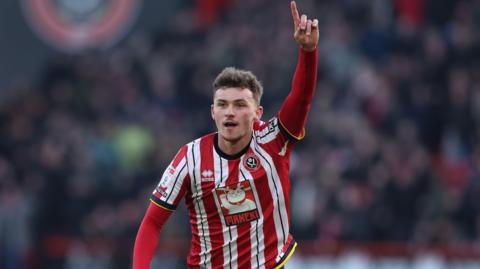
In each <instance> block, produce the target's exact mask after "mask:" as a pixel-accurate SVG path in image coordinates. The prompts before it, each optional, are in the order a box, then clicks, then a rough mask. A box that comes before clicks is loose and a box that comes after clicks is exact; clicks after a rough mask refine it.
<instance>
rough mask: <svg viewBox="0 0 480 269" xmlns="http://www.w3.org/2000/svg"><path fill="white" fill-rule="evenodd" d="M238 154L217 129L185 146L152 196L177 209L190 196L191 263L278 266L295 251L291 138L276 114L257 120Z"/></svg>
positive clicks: (292, 139) (261, 266) (155, 199)
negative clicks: (223, 143) (222, 144)
mask: <svg viewBox="0 0 480 269" xmlns="http://www.w3.org/2000/svg"><path fill="white" fill-rule="evenodd" d="M253 129H254V132H253V137H252V140H251V142H250V144H249V145H248V146H247V147H246V148H245V149H244V150H242V151H241V152H240V153H238V154H236V155H235V156H230V155H226V154H225V153H223V152H222V151H221V150H220V149H219V147H218V134H217V133H212V134H209V135H206V136H204V137H201V138H199V139H197V140H195V141H193V142H191V143H189V144H187V145H185V146H183V147H182V148H181V149H180V151H179V152H178V154H177V155H176V157H175V158H174V160H173V161H172V162H171V164H170V165H169V167H168V168H167V169H166V171H165V173H164V174H163V176H162V178H161V180H160V183H159V184H158V187H157V188H156V189H155V190H154V192H153V194H152V196H151V201H152V202H153V203H155V204H157V205H158V206H160V207H163V208H165V209H169V210H174V209H175V208H176V206H177V205H178V203H179V202H180V200H181V199H182V198H183V197H185V200H186V204H187V207H188V210H189V214H190V223H191V230H192V242H191V249H190V254H189V257H188V266H189V268H232V269H234V268H242V269H243V268H266V269H270V268H277V267H281V266H283V265H284V264H285V262H286V260H287V259H288V258H289V257H290V256H291V255H292V254H293V252H294V250H295V247H296V243H295V241H294V240H293V238H292V236H291V235H290V212H289V205H290V195H289V192H290V180H289V175H288V171H289V163H290V161H289V159H290V153H291V150H292V146H293V142H295V141H296V138H294V137H293V136H291V135H290V134H289V133H288V132H287V131H286V130H285V128H284V127H283V126H282V124H281V123H280V121H279V120H278V118H277V117H275V118H273V119H271V120H270V121H268V122H261V121H256V122H255V123H254V127H253Z"/></svg>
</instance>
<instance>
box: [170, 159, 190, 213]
mask: <svg viewBox="0 0 480 269" xmlns="http://www.w3.org/2000/svg"><path fill="white" fill-rule="evenodd" d="M186 161H187V160H185V158H182V160H181V161H180V163H179V164H178V165H177V168H176V170H175V174H174V175H173V176H172V178H173V179H172V183H174V182H175V179H176V178H177V176H178V180H177V182H176V184H175V185H174V186H173V190H172V193H171V194H170V198H168V200H167V201H166V202H167V203H169V204H173V203H174V202H175V199H176V198H177V196H178V193H180V189H181V188H182V184H183V180H184V179H185V176H186V175H187V173H188V169H187V168H186V167H183V166H184V165H185V162H186ZM182 167H183V169H182ZM179 173H180V174H179ZM167 197H168V196H167Z"/></svg>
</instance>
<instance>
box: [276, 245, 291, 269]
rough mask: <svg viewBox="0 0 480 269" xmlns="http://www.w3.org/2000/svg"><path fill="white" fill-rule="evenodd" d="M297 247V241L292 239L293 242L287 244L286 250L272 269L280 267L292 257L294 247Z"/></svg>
mask: <svg viewBox="0 0 480 269" xmlns="http://www.w3.org/2000/svg"><path fill="white" fill-rule="evenodd" d="M296 248H297V242H295V241H293V244H291V245H290V246H289V248H288V249H287V252H286V253H285V255H284V256H283V257H282V258H281V259H280V261H279V262H278V263H277V265H275V267H274V269H280V268H282V267H283V266H284V265H285V264H286V263H287V262H288V260H290V258H291V257H292V255H293V253H294V252H295V249H296Z"/></svg>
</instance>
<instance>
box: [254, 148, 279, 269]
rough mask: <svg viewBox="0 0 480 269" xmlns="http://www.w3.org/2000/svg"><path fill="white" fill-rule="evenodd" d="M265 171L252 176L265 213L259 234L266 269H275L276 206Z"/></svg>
mask: <svg viewBox="0 0 480 269" xmlns="http://www.w3.org/2000/svg"><path fill="white" fill-rule="evenodd" d="M250 150H251V149H250ZM250 150H249V151H250ZM252 153H253V152H252ZM265 169H266V168H265V167H263V166H261V167H260V168H259V169H258V170H257V171H255V172H252V176H253V178H254V179H255V181H254V184H255V188H256V189H257V193H258V198H259V199H260V205H261V207H262V213H263V231H259V232H263V235H264V245H265V261H266V262H267V264H266V265H265V267H266V268H273V266H274V265H275V257H276V256H277V255H278V249H277V242H278V237H277V231H276V229H275V222H274V219H273V210H274V207H275V205H274V202H273V200H272V192H271V191H270V188H269V185H268V177H267V173H266V171H265ZM274 195H275V194H274Z"/></svg>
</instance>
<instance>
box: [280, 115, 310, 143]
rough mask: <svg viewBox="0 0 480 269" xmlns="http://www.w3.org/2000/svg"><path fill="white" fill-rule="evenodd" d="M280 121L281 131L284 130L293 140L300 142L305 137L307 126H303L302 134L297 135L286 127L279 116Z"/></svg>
mask: <svg viewBox="0 0 480 269" xmlns="http://www.w3.org/2000/svg"><path fill="white" fill-rule="evenodd" d="M278 122H279V124H278V127H279V128H280V131H282V133H283V134H284V135H285V136H286V137H287V138H288V139H290V140H292V141H293V142H298V141H300V140H302V139H303V138H304V137H305V128H302V132H301V133H300V135H298V136H296V135H294V134H292V133H290V131H289V130H288V129H287V128H285V126H284V125H283V123H282V121H281V119H280V117H278Z"/></svg>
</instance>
